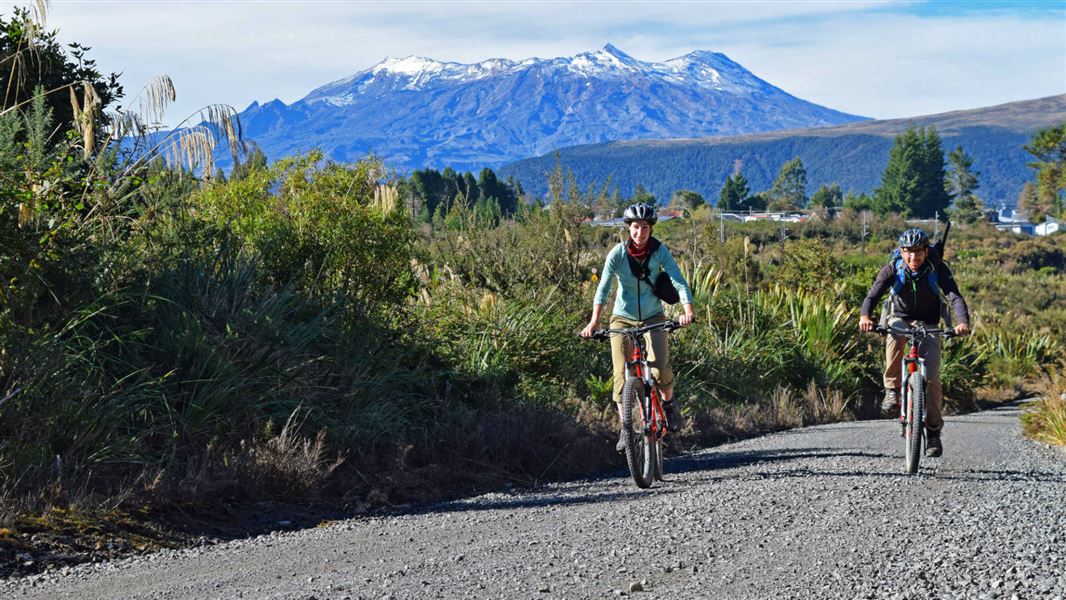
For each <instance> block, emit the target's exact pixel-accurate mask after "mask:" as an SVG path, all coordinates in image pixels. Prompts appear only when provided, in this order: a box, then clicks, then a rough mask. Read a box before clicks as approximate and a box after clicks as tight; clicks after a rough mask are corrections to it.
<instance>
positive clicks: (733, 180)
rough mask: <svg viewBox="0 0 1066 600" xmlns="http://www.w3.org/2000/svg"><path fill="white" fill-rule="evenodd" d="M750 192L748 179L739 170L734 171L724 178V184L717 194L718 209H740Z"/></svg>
mask: <svg viewBox="0 0 1066 600" xmlns="http://www.w3.org/2000/svg"><path fill="white" fill-rule="evenodd" d="M750 192H751V190H750V189H749V188H748V180H747V179H745V178H744V175H742V174H741V173H740V172H739V171H736V172H734V173H733V174H732V175H730V176H729V177H728V178H726V180H725V185H723V186H722V191H721V192H720V193H719V194H718V210H722V211H729V210H740V208H741V206H743V205H744V201H745V200H746V199H747V197H748V194H749V193H750Z"/></svg>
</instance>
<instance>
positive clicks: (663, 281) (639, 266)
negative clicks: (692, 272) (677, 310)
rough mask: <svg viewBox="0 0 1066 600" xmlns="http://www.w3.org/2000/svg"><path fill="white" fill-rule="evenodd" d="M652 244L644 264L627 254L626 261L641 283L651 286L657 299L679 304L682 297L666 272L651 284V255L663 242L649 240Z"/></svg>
mask: <svg viewBox="0 0 1066 600" xmlns="http://www.w3.org/2000/svg"><path fill="white" fill-rule="evenodd" d="M648 243H649V244H651V250H650V251H649V252H648V258H646V259H644V261H643V262H638V261H637V259H635V258H633V257H632V256H630V255H629V253H628V252H626V253H625V255H626V259H627V260H628V261H629V270H630V271H631V272H632V273H633V276H634V277H636V278H637V279H638V280H639V281H643V282H644V283H646V284H648V285H650V286H651V291H652V293H653V294H655V297H656V298H658V299H659V300H662V301H663V302H665V303H667V304H677V303H678V302H680V301H681V295H680V294H678V293H677V288H675V287H674V284H673V282H671V281H670V276H669V275H667V274H666V271H659V275H658V277H656V278H655V283H652V282H651V278H650V276H651V272H650V270H649V269H648V262H649V261H650V260H651V255H652V254H653V253H654V252H655V251H656V250H658V249H659V246H661V245H662V242H660V241H659V240H657V239H655V238H651V239H649V240H648Z"/></svg>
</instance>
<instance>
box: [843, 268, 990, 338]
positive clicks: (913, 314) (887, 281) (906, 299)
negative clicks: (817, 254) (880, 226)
mask: <svg viewBox="0 0 1066 600" xmlns="http://www.w3.org/2000/svg"><path fill="white" fill-rule="evenodd" d="M903 268H904V269H906V277H907V279H906V281H907V284H906V285H903V286H902V287H901V289H900V290H899V293H898V294H895V295H894V296H893V297H892V316H893V317H899V318H901V319H904V320H906V321H914V320H918V321H921V322H923V323H925V324H926V325H934V326H935V325H937V324H939V323H940V297H939V296H938V295H937V293H936V292H934V291H933V288H932V286H931V285H930V283H929V276H928V271H927V270H928V269H936V273H937V285H938V287H939V288H940V292H941V293H943V294H944V296H945V297H946V298H947V299H948V303H949V304H951V309H952V311H953V312H954V313H955V319H956V320H957V321H958V322H959V323H965V324H967V325H969V324H970V311H969V309H967V308H966V300H964V299H963V297H962V294H961V293H959V286H958V284H957V283H955V276H954V275H952V274H951V269H950V268H948V265H947V263H945V262H939V261H936V262H934V261H931V260H926V261H925V264H924V265H922V268H921V269H920V270H919V272H918V276H917V277H916V278H913V280H912V274H911V273H910V269H908V268H907V267H906V266H903ZM895 283H896V264H895V262H894V261H893V262H889V263H888V264H886V265H885V266H884V267H882V268H881V272H880V273H878V274H877V279H875V280H874V284H873V286H872V287H871V288H870V291H869V292H867V293H866V299H865V300H863V302H862V314H863V315H865V316H867V317H869V316H870V311H872V310H873V308H874V306H876V305H877V304H878V303H879V302H880V301H881V297H882V296H884V295H885V294H886V293H888V292H889V290H891V289H892V286H893V285H894V284H895Z"/></svg>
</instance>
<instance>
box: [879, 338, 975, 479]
mask: <svg viewBox="0 0 1066 600" xmlns="http://www.w3.org/2000/svg"><path fill="white" fill-rule="evenodd" d="M874 331H876V332H877V333H879V334H881V335H882V336H886V335H898V336H903V337H906V338H907V347H906V350H905V351H904V352H903V368H902V369H901V370H900V383H899V425H900V435H901V436H902V437H903V441H904V446H905V447H906V452H905V455H904V456H905V458H904V462H903V469H904V471H906V472H907V473H912V474H913V473H917V472H918V462H919V461H920V460H921V456H922V442H923V440H924V439H925V383H926V376H925V359H924V358H922V357H921V356H919V355H918V347H919V346H920V345H921V343H922V341H923V340H924V339H925V338H927V337H934V336H939V337H943V338H951V337H955V332H954V331H952V330H950V329H937V328H933V327H926V326H925V325H924V324H922V323H921V322H915V324H914V325H913V326H911V327H906V328H905V327H900V326H898V325H892V326H889V327H885V326H883V325H877V326H876V327H874Z"/></svg>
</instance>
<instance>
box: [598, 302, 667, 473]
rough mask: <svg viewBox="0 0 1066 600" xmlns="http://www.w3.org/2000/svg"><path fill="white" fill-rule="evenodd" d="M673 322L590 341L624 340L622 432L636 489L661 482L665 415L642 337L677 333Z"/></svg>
mask: <svg viewBox="0 0 1066 600" xmlns="http://www.w3.org/2000/svg"><path fill="white" fill-rule="evenodd" d="M680 328H681V325H679V324H677V323H676V322H674V321H663V322H661V323H654V324H652V325H644V326H643V327H632V328H627V329H597V330H596V331H595V332H594V333H593V334H592V337H593V338H595V339H597V340H606V339H609V338H610V337H611V336H612V335H621V336H625V340H626V344H625V346H626V379H625V385H624V386H623V387H622V431H624V432H625V435H624V436H623V440H624V442H625V447H626V462H627V463H628V465H629V473H630V474H631V475H632V476H633V481H635V482H636V484H637V487H641V488H646V487H650V486H651V484H652V482H653V481H655V480H659V481H662V478H663V448H662V445H663V438H665V437H666V434H667V432H668V428H667V426H666V413H665V412H663V406H662V397H661V396H660V394H659V386H658V383H657V382H656V381H655V378H653V377H652V376H651V369H649V368H648V351H647V345H646V342H645V340H644V334H645V333H648V332H649V331H656V330H658V329H663V330H666V331H667V332H670V331H674V330H675V329H680Z"/></svg>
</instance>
